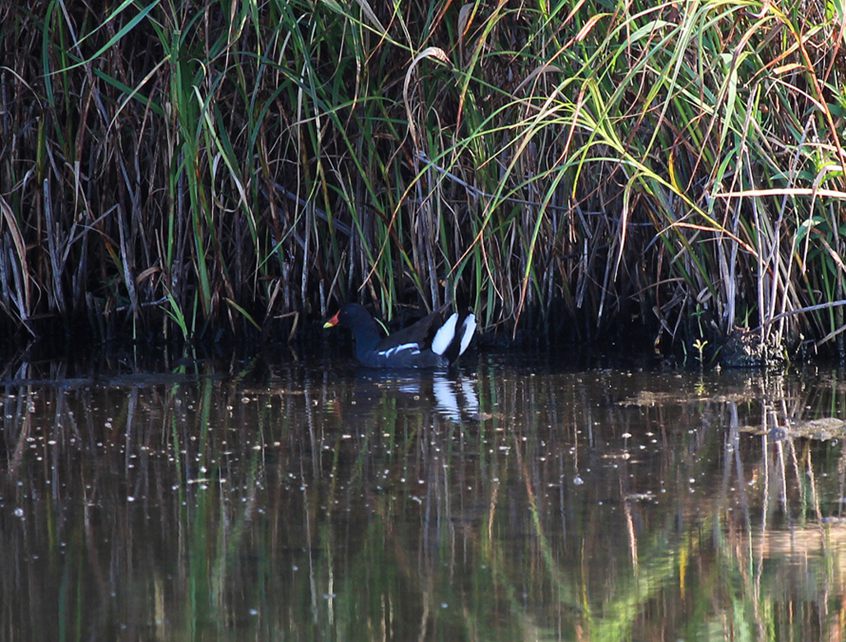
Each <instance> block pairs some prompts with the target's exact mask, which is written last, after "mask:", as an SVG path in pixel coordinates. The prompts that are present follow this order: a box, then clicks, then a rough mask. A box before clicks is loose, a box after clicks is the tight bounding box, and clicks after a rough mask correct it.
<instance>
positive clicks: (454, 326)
mask: <svg viewBox="0 0 846 642" xmlns="http://www.w3.org/2000/svg"><path fill="white" fill-rule="evenodd" d="M335 326H341V327H343V328H348V329H349V330H350V331H351V332H352V335H353V339H354V340H355V358H356V359H357V360H358V362H359V363H360V364H361V365H363V366H367V367H370V368H448V367H449V366H450V365H451V364H453V363H454V362H455V360H456V359H458V357H459V356H461V355H462V354H464V352H465V350H467V346H469V345H470V341H471V340H472V339H473V334H474V333H475V331H476V317H475V315H473V314H465V315H459V314H458V312H454V313H452V314H451V315H450V316H449V318H447V320H446V321H443V319H442V317H441V315H440V313H438V312H433V313H432V314H429V315H428V316H425V317H423V318H422V319H420V320H419V321H417V322H415V323H413V324H412V325H410V326H408V327H406V328H403V329H401V330H398V331H397V332H394V333H393V334H391V335H388V336H385V335H384V333H383V332H382V329H381V327H380V326H379V324H378V323H377V322H376V320H375V319H374V318H373V317H372V316H370V313H369V312H368V311H367V310H365V309H364V307H363V306H361V305H359V304H358V303H347V304H346V305H344V306H343V307H341V309H340V310H338V312H337V313H336V314H335V316H333V317H332V318H331V319H329V320H328V321H327V322H326V323H324V324H323V327H324V328H334V327H335Z"/></svg>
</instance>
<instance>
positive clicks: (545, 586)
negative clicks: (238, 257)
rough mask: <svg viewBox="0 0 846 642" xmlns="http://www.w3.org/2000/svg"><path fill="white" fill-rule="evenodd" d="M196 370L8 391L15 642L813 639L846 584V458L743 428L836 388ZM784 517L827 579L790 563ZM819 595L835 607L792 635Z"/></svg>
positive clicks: (8, 580)
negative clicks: (841, 506)
mask: <svg viewBox="0 0 846 642" xmlns="http://www.w3.org/2000/svg"><path fill="white" fill-rule="evenodd" d="M177 374H178V377H179V380H178V382H168V383H166V384H152V383H150V380H149V379H139V378H133V377H134V375H133V376H130V377H128V378H127V377H124V378H122V379H120V380H119V381H120V382H122V384H121V385H120V386H119V387H115V386H109V385H106V384H107V383H108V382H107V381H106V380H102V381H103V385H89V384H84V385H82V384H81V383H80V382H77V383H75V384H73V385H65V384H63V383H57V384H54V385H43V384H38V385H7V386H6V389H5V392H6V394H5V396H4V397H3V399H2V404H3V405H2V411H3V412H2V424H3V433H2V436H3V442H2V455H3V460H4V468H3V490H2V504H3V506H2V509H0V520H2V521H0V569H2V571H0V590H2V595H3V596H4V600H3V601H4V610H3V615H2V616H0V627H2V628H0V631H5V632H7V633H8V632H11V631H15V632H16V633H19V635H16V637H15V639H26V638H29V639H58V637H59V634H60V631H76V632H78V633H79V634H78V635H77V637H94V638H99V639H118V638H119V639H151V638H155V639H165V640H167V639H173V640H176V639H185V638H186V637H189V638H190V637H195V638H198V639H203V638H207V637H217V638H221V639H233V640H236V639H244V637H256V636H257V637H271V636H278V635H280V634H284V635H285V636H286V637H290V638H302V637H309V638H310V637H314V634H315V631H318V632H319V633H320V635H319V636H318V637H333V638H338V639H362V638H368V639H369V638H370V637H371V634H372V632H373V631H384V632H385V634H384V637H387V638H394V639H408V638H415V639H416V638H418V637H423V638H429V637H440V638H443V639H461V638H466V637H474V638H476V639H491V640H493V639H508V640H512V639H521V638H531V639H534V638H537V637H544V636H554V637H563V638H565V639H573V638H576V637H579V636H581V637H582V638H589V639H600V640H601V639H607V640H617V639H625V638H627V637H632V638H635V639H658V637H660V636H661V635H663V636H666V635H669V634H672V635H673V637H677V635H681V633H680V632H682V631H691V630H693V631H704V630H710V629H709V628H708V627H713V626H715V625H717V624H716V623H719V622H724V623H725V622H726V621H731V622H732V624H731V627H733V628H732V630H733V631H734V634H735V635H738V636H739V635H740V631H741V629H742V630H745V631H747V632H752V633H755V634H757V632H759V631H762V630H767V627H768V626H777V627H785V626H788V627H791V626H793V627H795V626H799V625H807V624H808V622H809V621H810V620H811V619H813V618H814V617H815V614H817V615H819V614H820V613H822V612H823V610H824V607H823V603H822V601H824V600H823V598H822V595H823V594H824V593H825V591H829V592H830V593H831V594H832V595H837V594H839V592H841V589H840V587H841V586H842V583H841V581H840V575H839V572H837V573H834V574H829V575H828V576H826V575H825V573H823V570H824V569H826V568H839V563H836V564H835V563H834V562H833V561H832V560H834V558H833V557H832V555H838V554H839V553H838V549H839V545H840V539H839V532H840V529H839V527H838V525H836V524H835V525H831V526H825V527H820V530H817V528H818V527H817V525H816V524H818V523H819V520H818V519H817V515H822V516H824V517H827V518H828V517H832V516H835V515H834V513H833V512H832V510H831V508H830V506H831V501H830V499H831V497H840V496H842V494H843V493H841V492H840V490H839V489H838V488H837V487H836V486H837V483H838V482H837V481H836V480H837V477H836V475H835V473H836V472H837V471H838V470H839V465H840V463H839V458H838V457H833V456H831V453H832V452H833V451H832V450H831V449H830V448H828V447H827V446H826V445H824V444H820V443H818V442H811V441H804V442H800V441H797V442H795V444H794V446H795V447H794V448H793V450H792V451H791V449H790V448H789V447H787V445H786V444H784V443H771V442H769V441H767V440H766V435H764V436H750V435H744V434H741V433H739V432H738V427H739V426H740V425H742V424H747V423H753V422H755V421H758V422H761V421H766V419H762V418H765V417H766V416H767V413H768V412H769V411H768V410H767V408H772V407H774V406H775V405H779V404H783V406H782V407H796V408H800V407H805V406H808V405H810V406H813V407H815V408H817V409H820V408H830V407H831V405H832V404H835V403H838V402H839V401H840V397H842V393H840V392H836V391H835V387H831V386H828V383H825V384H824V386H826V387H824V388H822V389H821V388H814V387H809V386H806V385H804V384H800V383H799V382H794V381H791V380H782V381H780V382H778V383H777V384H775V385H773V384H772V382H770V383H766V382H765V381H764V380H763V379H760V378H756V377H753V378H746V379H742V380H740V381H737V382H728V383H726V381H725V379H726V378H725V377H721V376H714V377H713V378H710V379H706V380H696V379H692V378H690V377H688V376H687V375H679V376H675V375H672V376H658V375H645V374H637V373H634V374H631V373H630V374H629V375H620V374H619V373H612V372H604V371H603V372H591V373H581V374H550V373H547V374H538V373H532V372H530V371H529V370H528V369H525V370H523V369H520V368H515V367H504V366H501V365H497V364H496V363H493V364H480V365H479V366H478V368H477V370H476V372H475V373H474V375H473V376H472V378H471V377H470V376H469V375H467V374H465V375H463V378H452V377H443V376H438V377H432V376H431V375H430V376H419V375H415V376H414V377H411V378H409V377H405V376H402V377H401V376H396V375H388V376H382V375H379V376H376V375H372V374H371V375H368V376H360V375H353V374H342V373H338V372H332V371H328V372H326V371H321V370H313V369H310V368H308V367H307V366H302V367H292V368H277V369H275V370H273V371H272V372H271V376H268V377H266V378H261V379H258V380H255V379H251V380H250V382H249V385H247V384H246V383H244V381H246V378H243V377H242V379H241V380H240V382H239V383H234V382H233V380H231V379H227V378H224V377H220V376H218V375H216V374H215V373H213V372H202V371H195V372H186V373H177ZM169 376H173V375H169ZM27 377H28V378H30V379H32V380H34V379H36V378H37V377H34V376H33V373H31V372H30V373H28V374H27ZM131 381H134V382H135V383H133V384H130V383H128V382H131ZM139 381H143V383H139ZM641 390H650V391H651V392H652V393H653V394H652V395H651V396H648V397H644V398H643V399H647V398H648V399H649V402H648V403H645V404H644V405H631V404H630V403H629V402H627V403H626V404H620V403H618V402H620V401H622V400H627V399H629V400H630V399H632V398H636V397H637V392H638V391H641ZM709 390H710V391H711V392H712V393H713V394H710V395H709V394H707V392H708V391H709ZM685 391H687V394H676V396H675V398H674V399H670V398H668V396H667V395H669V393H679V392H681V393H684V392H685ZM697 391H698V392H697ZM740 391H743V393H744V395H740V396H741V397H743V396H745V398H746V401H742V402H738V400H737V399H738V393H739V392H740ZM779 391H780V392H779ZM471 393H472V394H471ZM774 395H775V396H774ZM656 400H657V401H656ZM456 408H457V409H458V412H457V413H456V412H455V409H456ZM756 417H757V419H755V418H756ZM837 452H838V453H839V450H838V451H837ZM622 455H625V457H624V456H622ZM810 472H813V477H810V476H809V473H810ZM577 477H578V479H579V480H580V481H581V482H582V483H580V484H577V483H574V480H575V479H576V478H577ZM812 481H813V485H812ZM16 509H19V510H20V511H22V516H20V517H19V516H16V515H15V510H16ZM776 521H778V523H777V524H776ZM783 522H784V523H786V522H791V523H792V524H793V526H792V528H793V533H794V534H802V537H800V538H799V540H800V541H801V542H803V544H802V545H803V546H805V547H806V548H805V550H807V558H808V560H809V561H808V565H809V566H808V568H810V569H811V571H813V572H811V571H809V572H807V573H804V574H799V575H797V574H795V573H792V572H791V571H789V569H790V568H791V565H792V567H795V557H790V556H788V555H786V554H784V552H783V551H781V550H779V549H778V548H776V547H775V544H776V543H777V542H779V541H780V538H781V535H779V533H780V532H783V531H782V529H783V526H782V525H781V524H782V523H783ZM814 532H817V533H819V532H825V533H827V534H826V536H825V537H827V538H828V539H825V538H823V539H820V538H819V537H817V538H816V539H814V538H812V537H811V535H813V533H814ZM794 541H795V540H794ZM821 541H822V542H825V546H823V548H819V546H820V542H821ZM794 550H796V549H795V548H794ZM838 559H839V558H838ZM832 564H835V565H834V566H832ZM812 576H813V577H812ZM826 577H828V579H826ZM785 578H790V579H791V583H790V584H785V583H777V580H779V581H780V580H784V579H785ZM820 578H822V581H820ZM806 595H813V596H820V598H819V599H820V600H822V601H821V602H820V606H819V607H818V609H817V610H814V608H812V607H811V606H809V605H808V603H806V602H802V604H803V606H801V607H800V608H799V610H800V611H801V613H802V615H801V617H800V618H799V620H797V622H798V624H794V623H790V622H789V613H791V612H794V611H795V610H796V609H797V605H798V604H799V603H800V600H801V599H803V598H802V596H806ZM43 613H51V614H54V615H55V617H43V616H41V615H40V614H43ZM733 613H740V615H737V616H735V615H732V614H733ZM820 617H821V619H819V618H818V619H819V621H820V622H823V624H819V623H817V624H816V625H814V626H815V627H817V628H814V629H812V630H822V629H825V631H832V630H833V629H832V627H833V626H834V625H833V624H831V625H829V624H828V620H827V619H826V618H825V617H822V616H820ZM725 618H728V620H726V619H725ZM722 626H727V625H725V624H723V625H722ZM826 627H828V628H826ZM718 628H719V627H718ZM720 630H725V629H720ZM779 630H784V629H779ZM661 631H663V633H661ZM468 632H469V633H468ZM659 634H660V635H659ZM4 636H5V637H7V638H9V637H11V634H9V635H6V634H4ZM656 636H658V637H656ZM71 637H73V636H71ZM753 637H755V635H753Z"/></svg>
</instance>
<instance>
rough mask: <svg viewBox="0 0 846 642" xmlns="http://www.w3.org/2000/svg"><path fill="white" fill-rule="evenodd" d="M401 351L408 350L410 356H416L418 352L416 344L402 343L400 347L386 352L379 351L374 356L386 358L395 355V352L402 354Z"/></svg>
mask: <svg viewBox="0 0 846 642" xmlns="http://www.w3.org/2000/svg"><path fill="white" fill-rule="evenodd" d="M403 350H410V351H411V354H417V353H419V352H420V350H419V348H418V347H417V344H416V343H403V344H402V345H398V346H394V347H393V348H388V349H387V350H380V351H379V352H377V353H376V354H378V355H379V356H380V357H386V358H387V357H390V356H391V355H394V354H396V353H397V352H402V351H403Z"/></svg>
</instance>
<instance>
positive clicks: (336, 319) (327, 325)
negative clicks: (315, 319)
mask: <svg viewBox="0 0 846 642" xmlns="http://www.w3.org/2000/svg"><path fill="white" fill-rule="evenodd" d="M340 322H341V311H340V310H338V311H337V312H336V313H335V316H334V317H332V318H331V319H329V320H328V321H327V322H326V323H324V324H323V329H324V330H325V329H327V328H334V327H335V326H336V325H338V324H339V323H340Z"/></svg>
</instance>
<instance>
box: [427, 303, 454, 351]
mask: <svg viewBox="0 0 846 642" xmlns="http://www.w3.org/2000/svg"><path fill="white" fill-rule="evenodd" d="M456 323H458V312H453V313H452V316H450V318H449V319H447V320H446V323H444V324H443V325H442V326H441V327H440V328H439V329H438V331H437V332H436V333H435V338H434V339H432V352H434V353H435V354H443V353H444V352H446V349H447V348H448V347H449V344H450V343H452V340H453V339H454V338H455V324H456Z"/></svg>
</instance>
